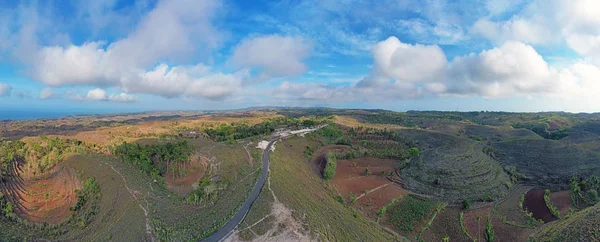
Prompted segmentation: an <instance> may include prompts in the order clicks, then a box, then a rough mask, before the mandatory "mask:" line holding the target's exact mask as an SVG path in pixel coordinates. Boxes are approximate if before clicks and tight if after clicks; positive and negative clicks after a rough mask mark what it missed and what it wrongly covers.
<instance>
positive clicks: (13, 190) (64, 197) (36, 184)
mask: <svg viewBox="0 0 600 242" xmlns="http://www.w3.org/2000/svg"><path fill="white" fill-rule="evenodd" d="M81 187H82V186H81V182H80V181H79V179H78V178H77V174H76V172H75V171H74V170H73V169H71V168H68V167H56V168H54V169H53V170H52V172H51V173H50V174H49V175H48V176H47V177H46V178H44V179H38V180H25V179H23V178H21V176H18V177H16V178H15V179H13V180H12V181H10V182H7V184H5V185H4V188H3V190H5V191H6V192H5V193H6V194H8V195H9V196H8V197H9V199H10V200H11V202H12V203H13V204H15V207H16V209H15V214H17V215H18V216H19V217H21V218H23V219H26V220H28V221H31V222H37V223H49V224H59V223H61V222H63V221H65V220H67V219H68V218H69V216H70V215H71V213H72V211H70V207H72V206H74V205H75V204H77V199H78V195H77V194H76V193H75V190H76V189H81Z"/></svg>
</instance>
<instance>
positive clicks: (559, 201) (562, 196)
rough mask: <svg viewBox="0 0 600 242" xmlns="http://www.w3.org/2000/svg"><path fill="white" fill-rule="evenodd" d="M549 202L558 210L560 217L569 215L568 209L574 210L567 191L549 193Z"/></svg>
mask: <svg viewBox="0 0 600 242" xmlns="http://www.w3.org/2000/svg"><path fill="white" fill-rule="evenodd" d="M550 201H551V202H552V204H554V206H556V208H558V211H560V214H561V215H566V214H567V213H569V209H573V210H575V208H574V207H573V202H572V201H571V197H570V193H569V191H560V192H553V193H550Z"/></svg>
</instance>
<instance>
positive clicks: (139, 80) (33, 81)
mask: <svg viewBox="0 0 600 242" xmlns="http://www.w3.org/2000/svg"><path fill="white" fill-rule="evenodd" d="M599 82H600V3H598V2H597V1H594V0H576V1H570V0H547V1H546V0H515V1H503V0H469V1H467V0H454V1H450V0H445V1H444V0H424V1H417V0H393V1H392V0H381V1H377V2H373V1H367V0H337V1H332V0H303V1H300V0H281V1H260V0H259V1H236V0H202V1H197V0H170V1H160V0H159V1H123V0H97V1H86V2H84V1H74V0H73V1H14V0H0V111H1V110H5V111H14V110H33V111H35V110H44V111H54V112H60V113H81V112H85V113H98V112H128V111H145V110H206V109H232V108H244V107H251V106H327V107H342V108H384V109H391V110H397V111H404V110H415V109H416V110H461V111H470V110H504V111H528V112H529V111H555V110H563V111H571V112H581V111H584V112H597V111H600V102H599V101H600V83H599Z"/></svg>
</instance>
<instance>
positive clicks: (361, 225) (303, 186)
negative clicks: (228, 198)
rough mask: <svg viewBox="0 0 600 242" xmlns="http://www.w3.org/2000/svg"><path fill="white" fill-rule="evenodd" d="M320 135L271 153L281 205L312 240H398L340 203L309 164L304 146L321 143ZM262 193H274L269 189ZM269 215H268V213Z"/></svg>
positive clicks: (272, 181)
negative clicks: (288, 210) (304, 152)
mask: <svg viewBox="0 0 600 242" xmlns="http://www.w3.org/2000/svg"><path fill="white" fill-rule="evenodd" d="M320 141H321V139H320V136H319V135H306V136H305V137H292V138H289V139H285V140H282V141H280V142H279V143H278V146H277V149H276V150H275V151H274V152H272V153H271V154H270V160H271V163H270V169H271V173H270V184H271V185H270V188H271V189H272V191H273V192H274V193H275V195H276V196H277V198H278V200H279V202H281V203H283V204H284V205H285V206H286V207H288V208H289V209H291V210H293V211H294V213H293V215H294V216H293V217H294V219H296V220H298V221H299V222H300V223H302V224H304V225H305V227H304V228H305V229H306V231H308V232H309V233H310V235H311V237H312V238H320V239H321V240H328V241H397V240H402V238H398V237H396V236H393V235H391V234H389V233H387V232H386V231H384V230H383V229H382V228H381V227H380V226H379V225H378V224H376V223H375V222H374V221H370V220H369V219H368V218H366V217H365V216H360V213H359V212H358V211H356V212H355V211H354V210H353V209H351V208H350V207H349V206H345V205H342V204H340V203H339V202H338V201H337V200H336V199H335V198H334V194H335V193H333V191H332V190H331V188H330V187H329V185H327V184H326V183H323V182H321V179H320V178H319V177H318V174H316V173H315V172H314V171H313V170H312V169H311V168H310V167H309V165H308V164H307V162H302V161H303V160H304V159H305V158H304V155H303V151H304V147H306V146H307V145H311V146H314V145H315V144H316V143H317V142H320ZM262 193H268V194H270V193H271V191H269V189H268V188H267V187H265V188H264V189H263V190H262ZM265 215H266V214H265Z"/></svg>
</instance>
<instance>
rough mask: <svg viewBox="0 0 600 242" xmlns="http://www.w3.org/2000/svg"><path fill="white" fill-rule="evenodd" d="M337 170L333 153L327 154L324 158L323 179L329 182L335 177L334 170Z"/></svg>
mask: <svg viewBox="0 0 600 242" xmlns="http://www.w3.org/2000/svg"><path fill="white" fill-rule="evenodd" d="M336 169H337V159H336V157H335V153H333V152H329V153H327V156H326V157H325V169H323V178H325V180H331V179H333V177H334V176H335V170H336Z"/></svg>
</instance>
